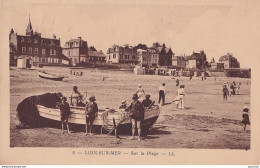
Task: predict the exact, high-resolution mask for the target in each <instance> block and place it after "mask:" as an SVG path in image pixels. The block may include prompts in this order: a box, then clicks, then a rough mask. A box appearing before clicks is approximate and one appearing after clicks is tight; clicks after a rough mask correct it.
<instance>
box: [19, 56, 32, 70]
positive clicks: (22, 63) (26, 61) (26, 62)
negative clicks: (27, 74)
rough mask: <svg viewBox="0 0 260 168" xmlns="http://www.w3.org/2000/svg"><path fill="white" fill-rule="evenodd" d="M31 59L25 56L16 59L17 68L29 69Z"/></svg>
mask: <svg viewBox="0 0 260 168" xmlns="http://www.w3.org/2000/svg"><path fill="white" fill-rule="evenodd" d="M30 66H31V58H30V57H28V56H27V55H21V56H19V57H17V68H30Z"/></svg>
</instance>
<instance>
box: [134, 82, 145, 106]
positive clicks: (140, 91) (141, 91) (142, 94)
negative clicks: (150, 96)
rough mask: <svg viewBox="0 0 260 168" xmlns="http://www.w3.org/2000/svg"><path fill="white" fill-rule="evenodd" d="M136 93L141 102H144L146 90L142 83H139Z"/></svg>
mask: <svg viewBox="0 0 260 168" xmlns="http://www.w3.org/2000/svg"><path fill="white" fill-rule="evenodd" d="M136 94H137V96H138V99H139V101H140V102H142V101H143V100H144V99H145V92H144V89H143V88H142V85H141V84H139V85H138V89H137V92H136Z"/></svg>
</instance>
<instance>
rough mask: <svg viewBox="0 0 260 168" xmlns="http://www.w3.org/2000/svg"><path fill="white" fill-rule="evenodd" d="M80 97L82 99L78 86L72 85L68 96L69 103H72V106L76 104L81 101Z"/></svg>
mask: <svg viewBox="0 0 260 168" xmlns="http://www.w3.org/2000/svg"><path fill="white" fill-rule="evenodd" d="M81 99H82V95H81V94H80V93H79V91H78V87H77V86H73V92H72V93H71V96H70V102H71V105H73V106H74V107H76V106H78V103H79V102H80V101H81Z"/></svg>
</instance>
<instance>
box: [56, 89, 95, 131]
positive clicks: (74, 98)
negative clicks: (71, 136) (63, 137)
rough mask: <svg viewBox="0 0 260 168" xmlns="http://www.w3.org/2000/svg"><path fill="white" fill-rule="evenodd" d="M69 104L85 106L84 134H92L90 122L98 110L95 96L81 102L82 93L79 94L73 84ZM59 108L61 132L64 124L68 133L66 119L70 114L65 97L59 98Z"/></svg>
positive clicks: (91, 122)
mask: <svg viewBox="0 0 260 168" xmlns="http://www.w3.org/2000/svg"><path fill="white" fill-rule="evenodd" d="M70 101H71V105H72V106H74V107H76V106H85V118H86V133H85V135H88V134H90V135H93V134H92V124H93V121H94V120H95V118H96V114H97V112H98V106H97V103H96V102H95V101H96V98H95V96H91V97H90V98H89V102H86V104H84V103H83V95H82V94H80V92H79V91H78V87H77V86H74V87H73V92H72V93H71V97H70ZM59 108H60V116H61V124H62V133H64V125H66V126H67V130H68V133H70V129H69V123H68V119H69V116H70V114H71V111H70V105H69V103H67V98H66V97H62V98H61V103H60V105H59Z"/></svg>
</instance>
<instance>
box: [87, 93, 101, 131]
mask: <svg viewBox="0 0 260 168" xmlns="http://www.w3.org/2000/svg"><path fill="white" fill-rule="evenodd" d="M95 101H96V98H95V96H91V97H90V98H89V102H88V103H87V105H86V108H85V114H86V133H85V135H87V134H88V132H89V134H90V135H93V134H92V124H93V121H94V120H95V118H96V114H97V112H98V106H97V103H95ZM88 126H89V127H88Z"/></svg>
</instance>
